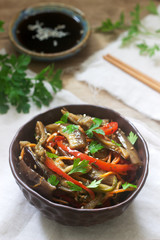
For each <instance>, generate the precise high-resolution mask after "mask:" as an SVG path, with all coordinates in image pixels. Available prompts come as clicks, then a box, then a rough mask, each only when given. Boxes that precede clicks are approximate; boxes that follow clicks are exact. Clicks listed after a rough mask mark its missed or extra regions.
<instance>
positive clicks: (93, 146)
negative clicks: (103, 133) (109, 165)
mask: <svg viewBox="0 0 160 240" xmlns="http://www.w3.org/2000/svg"><path fill="white" fill-rule="evenodd" d="M88 148H89V151H90V153H91V154H94V153H96V152H98V151H99V150H101V149H103V148H104V147H103V146H102V145H101V144H100V143H98V142H96V141H92V142H91V143H90V145H89V147H88Z"/></svg>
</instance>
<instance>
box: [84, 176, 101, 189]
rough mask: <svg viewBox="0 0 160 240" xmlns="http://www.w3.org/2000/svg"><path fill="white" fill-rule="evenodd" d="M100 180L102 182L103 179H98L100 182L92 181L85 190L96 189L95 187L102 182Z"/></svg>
mask: <svg viewBox="0 0 160 240" xmlns="http://www.w3.org/2000/svg"><path fill="white" fill-rule="evenodd" d="M102 180H103V178H102V179H100V180H98V181H96V180H94V181H92V182H91V183H90V184H89V185H88V186H87V188H97V187H98V186H99V184H100V183H101V182H102Z"/></svg>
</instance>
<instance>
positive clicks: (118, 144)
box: [111, 139, 121, 147]
mask: <svg viewBox="0 0 160 240" xmlns="http://www.w3.org/2000/svg"><path fill="white" fill-rule="evenodd" d="M111 142H112V143H114V144H115V145H117V146H118V147H120V146H121V144H120V143H117V142H115V141H114V140H113V139H112V140H111Z"/></svg>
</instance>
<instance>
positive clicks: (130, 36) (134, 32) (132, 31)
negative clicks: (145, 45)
mask: <svg viewBox="0 0 160 240" xmlns="http://www.w3.org/2000/svg"><path fill="white" fill-rule="evenodd" d="M139 33H140V31H139V28H138V27H137V26H136V25H133V26H130V27H129V30H128V32H127V35H126V36H125V37H123V38H122V46H125V45H127V44H129V43H131V41H133V40H134V39H135V38H136V37H137V36H138V34H139Z"/></svg>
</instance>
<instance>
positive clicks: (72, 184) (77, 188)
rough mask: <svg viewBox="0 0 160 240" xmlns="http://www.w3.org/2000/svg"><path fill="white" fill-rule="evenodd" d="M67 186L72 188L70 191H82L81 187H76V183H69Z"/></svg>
mask: <svg viewBox="0 0 160 240" xmlns="http://www.w3.org/2000/svg"><path fill="white" fill-rule="evenodd" d="M67 184H68V186H69V187H70V190H72V191H75V192H78V191H81V190H82V188H81V187H79V186H78V185H76V184H74V183H72V182H70V181H67Z"/></svg>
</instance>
